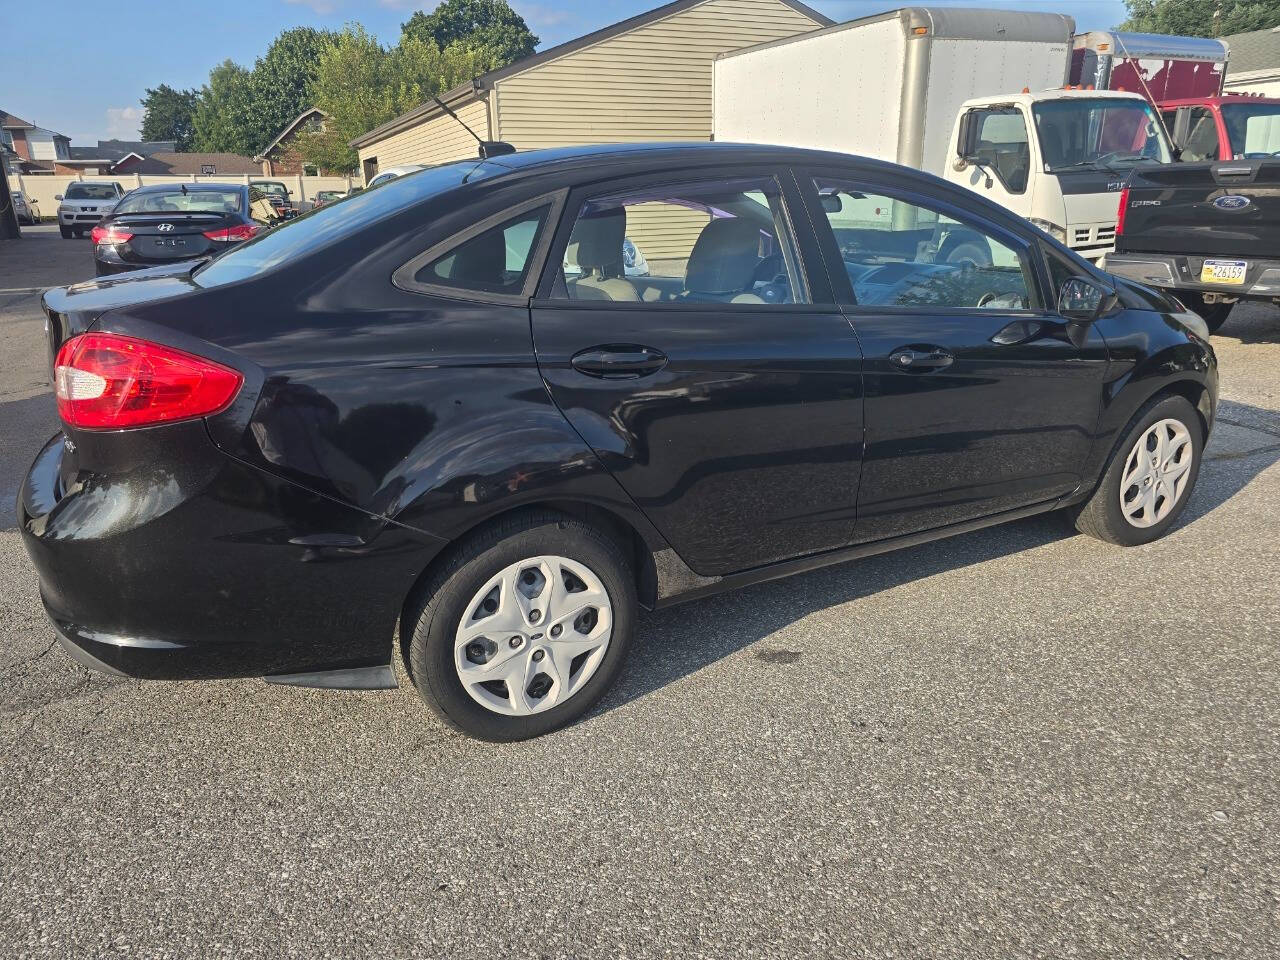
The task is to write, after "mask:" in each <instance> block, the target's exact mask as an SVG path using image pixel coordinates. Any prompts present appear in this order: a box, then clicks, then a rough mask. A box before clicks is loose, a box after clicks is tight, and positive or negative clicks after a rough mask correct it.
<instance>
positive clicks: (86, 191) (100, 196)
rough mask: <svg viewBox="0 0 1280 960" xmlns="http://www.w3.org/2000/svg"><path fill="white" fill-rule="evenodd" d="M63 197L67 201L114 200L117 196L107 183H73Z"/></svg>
mask: <svg viewBox="0 0 1280 960" xmlns="http://www.w3.org/2000/svg"><path fill="white" fill-rule="evenodd" d="M63 196H64V197H66V199H68V200H114V199H115V198H116V197H118V196H119V194H118V193H116V188H115V187H113V186H112V185H111V184H109V183H73V184H71V185H70V186H68V187H67V192H66V193H64V194H63Z"/></svg>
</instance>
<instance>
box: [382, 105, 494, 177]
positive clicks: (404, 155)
mask: <svg viewBox="0 0 1280 960" xmlns="http://www.w3.org/2000/svg"><path fill="white" fill-rule="evenodd" d="M454 110H456V111H457V114H458V116H459V117H461V118H462V122H463V123H465V124H466V125H467V126H468V127H470V128H471V129H472V130H474V131H475V132H476V133H477V134H478V135H479V136H481V137H484V138H485V139H486V140H487V139H489V138H490V136H489V109H488V105H487V104H486V102H485V101H484V100H473V101H472V102H471V103H467V104H464V105H462V106H460V107H454ZM359 152H360V167H361V169H364V161H365V160H366V159H368V158H369V157H377V158H378V169H379V170H385V169H387V167H394V166H397V165H398V164H402V163H447V162H449V161H450V160H462V159H465V158H467V157H474V156H475V155H476V142H475V140H473V139H472V137H471V134H469V133H467V131H465V130H463V129H462V127H460V126H459V125H458V121H456V120H454V119H453V117H451V116H449V115H448V114H444V115H443V116H439V117H433V118H431V119H430V120H425V121H423V122H422V123H420V124H418V125H417V126H413V127H409V128H408V129H406V130H402V131H400V132H399V133H396V134H393V135H391V136H390V137H387V138H386V139H385V140H379V141H378V142H377V143H373V144H370V145H369V146H366V147H361V148H360V151H359Z"/></svg>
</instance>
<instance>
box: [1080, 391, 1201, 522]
mask: <svg viewBox="0 0 1280 960" xmlns="http://www.w3.org/2000/svg"><path fill="white" fill-rule="evenodd" d="M1204 441H1205V436H1204V427H1203V425H1202V423H1201V421H1200V414H1199V413H1197V412H1196V408H1195V407H1193V406H1192V405H1191V403H1190V402H1189V401H1188V400H1187V399H1186V398H1185V397H1179V396H1163V397H1157V398H1156V399H1154V400H1152V401H1150V402H1148V403H1147V404H1146V405H1145V406H1144V407H1143V408H1142V409H1141V410H1139V411H1138V413H1137V414H1136V415H1135V416H1134V418H1133V419H1132V420H1131V421H1130V422H1129V428H1128V429H1127V430H1126V431H1125V434H1124V439H1122V440H1121V441H1120V443H1119V444H1118V445H1117V446H1116V449H1115V451H1114V452H1113V453H1112V454H1111V462H1110V463H1108V464H1107V469H1106V472H1104V473H1103V475H1102V480H1101V481H1100V482H1099V483H1098V487H1097V489H1096V490H1094V491H1093V496H1092V497H1090V498H1089V499H1088V500H1086V501H1085V502H1084V503H1083V504H1081V505H1080V506H1079V507H1076V508H1075V510H1074V511H1073V513H1072V519H1073V520H1074V521H1075V526H1076V529H1077V530H1079V531H1080V532H1081V533H1087V534H1089V536H1091V537H1096V538H1097V539H1099V540H1105V541H1106V542H1107V543H1114V544H1118V545H1120V546H1124V547H1134V546H1138V545H1139V544H1143V543H1150V542H1151V541H1152V540H1158V539H1160V537H1162V536H1164V535H1165V534H1166V533H1167V532H1168V531H1169V528H1170V527H1172V526H1173V524H1174V523H1175V522H1176V521H1177V519H1178V516H1179V515H1180V514H1181V513H1182V511H1183V508H1184V507H1186V505H1187V501H1188V500H1189V499H1190V498H1191V491H1192V490H1193V489H1194V488H1195V485H1196V478H1197V477H1198V476H1199V474H1200V454H1201V451H1202V450H1203V449H1204Z"/></svg>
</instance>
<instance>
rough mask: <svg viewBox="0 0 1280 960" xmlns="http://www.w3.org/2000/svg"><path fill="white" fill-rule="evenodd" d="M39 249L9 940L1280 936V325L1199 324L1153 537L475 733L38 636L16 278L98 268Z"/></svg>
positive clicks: (22, 442)
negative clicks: (1173, 502)
mask: <svg viewBox="0 0 1280 960" xmlns="http://www.w3.org/2000/svg"><path fill="white" fill-rule="evenodd" d="M24 234H26V239H24V240H22V241H16V242H10V243H7V244H5V243H0V891H2V893H0V955H3V956H26V955H32V956H37V955H38V956H49V957H67V956H100V955H106V954H113V955H114V954H128V955H139V956H148V957H191V956H203V957H214V956H228V957H232V956H234V957H248V956H272V957H280V956H306V957H315V956H355V955H376V956H402V955H413V956H422V957H426V956H442V957H443V956H448V957H471V956H477V957H478V956H484V957H562V956H563V957H601V956H627V957H651V956H652V957H682V958H684V957H703V956H706V957H756V956H758V957H766V956H768V957H773V956H782V957H796V956H838V957H852V956H868V957H877V958H883V957H964V958H976V957H1065V956H1090V957H1101V956H1107V957H1113V956H1127V957H1233V958H1234V957H1268V956H1270V957H1274V956H1276V955H1277V954H1278V953H1280V815H1278V813H1277V811H1278V810H1280V720H1278V719H1277V716H1278V715H1280V549H1278V548H1277V542H1278V541H1280V463H1278V461H1280V312H1277V311H1275V310H1272V309H1271V308H1261V307H1252V306H1250V307H1241V308H1237V310H1236V311H1235V313H1234V315H1233V316H1232V318H1231V319H1230V320H1229V321H1228V323H1227V325H1226V326H1225V327H1224V328H1223V331H1222V334H1221V335H1220V336H1217V337H1215V338H1214V345H1215V348H1216V349H1217V351H1218V355H1219V360H1220V363H1221V369H1222V382H1223V398H1224V402H1223V404H1222V408H1221V414H1220V423H1219V428H1218V430H1217V432H1216V433H1215V435H1214V437H1213V439H1212V441H1211V443H1210V446H1209V448H1208V451H1207V457H1206V462H1205V465H1204V468H1203V471H1202V473H1201V477H1200V483H1199V487H1198V488H1197V490H1196V492H1195V495H1194V498H1193V500H1192V502H1191V505H1190V507H1189V509H1188V511H1187V513H1186V514H1185V515H1184V519H1183V520H1182V522H1181V523H1180V525H1179V527H1178V528H1177V529H1176V530H1175V531H1174V532H1173V533H1172V534H1171V535H1170V536H1169V537H1167V538H1166V539H1164V540H1162V541H1159V542H1157V543H1155V544H1152V545H1150V546H1148V547H1143V548H1138V549H1133V550H1121V549H1119V548H1113V547H1109V546H1106V545H1104V544H1101V543H1098V542H1096V541H1093V540H1090V539H1087V538H1085V537H1083V536H1075V535H1069V534H1068V532H1067V531H1066V530H1065V529H1064V528H1063V527H1062V526H1061V525H1060V524H1059V523H1058V522H1057V521H1055V520H1054V519H1053V518H1037V519H1033V520H1030V521H1024V522H1020V523H1016V524H1012V525H1009V526H1005V527H997V528H994V529H989V530H986V531H982V532H979V533H976V534H971V535H967V536H963V537H959V538H955V539H952V540H950V541H945V542H942V543H938V544H933V545H929V546H924V547H920V548H916V549H911V550H908V551H905V552H901V553H897V554H890V555H886V556H882V557H878V558H874V559H871V560H867V561H863V562H860V563H856V564H851V565H846V566H843V567H839V568H834V569H828V570H825V571H821V572H818V573H814V574H808V575H804V576H800V577H795V578H792V579H790V580H786V581H781V582H778V583H773V584H766V585H763V586H759V587H755V588H751V589H747V590H743V591H740V592H737V593H733V594H729V595H726V596H721V597H717V598H714V599H710V600H706V601H701V602H696V603H691V604H687V605H685V606H682V607H676V608H673V609H671V610H668V611H665V612H662V613H659V614H654V615H650V616H648V617H646V618H644V619H643V620H642V622H641V628H640V633H639V638H638V639H639V643H638V645H637V648H636V650H635V653H634V655H633V659H632V661H631V663H630V665H629V667H628V669H627V670H626V672H625V674H624V678H623V681H622V683H621V684H620V686H619V688H618V689H617V690H615V691H614V692H613V693H612V694H611V695H610V696H609V697H608V698H607V700H606V701H605V702H604V703H603V704H602V706H601V707H599V708H598V709H597V710H595V711H594V712H593V713H592V714H591V715H590V716H589V717H588V718H587V719H586V720H585V721H584V722H582V723H580V724H578V725H576V726H573V727H571V728H569V729H567V730H563V731H561V732H558V733H555V734H552V735H550V736H547V737H544V738H542V739H540V740H537V741H534V742H530V743H525V744H516V745H508V746H494V745H489V744H482V743H477V742H475V741H471V740H468V739H465V738H463V737H462V736H460V735H458V734H455V733H452V732H450V731H449V730H447V729H445V728H443V727H442V726H441V725H440V724H439V723H438V722H437V721H436V720H435V719H434V718H433V717H432V716H431V715H430V714H429V713H428V712H427V710H426V709H425V707H424V706H423V705H422V704H421V703H420V702H419V700H418V698H417V696H416V694H415V693H414V692H413V690H412V689H411V688H409V687H408V686H407V685H402V687H401V689H400V690H398V691H394V692H382V693H348V692H322V691H310V690H302V689H294V688H286V687H267V686H266V685H265V684H263V683H261V682H258V681H231V682H217V683H146V682H141V681H131V680H120V679H116V678H110V677H104V676H99V675H92V674H90V673H88V672H86V671H85V670H83V669H82V668H80V667H79V666H77V665H76V664H75V663H73V662H72V661H71V660H70V659H68V657H67V656H65V655H64V654H63V653H62V651H61V650H60V649H59V648H57V647H56V646H53V645H51V640H52V634H51V632H50V630H49V629H48V628H47V627H46V625H45V622H44V618H43V614H42V612H41V610H40V603H39V597H38V594H37V589H36V582H35V578H34V575H33V573H32V571H31V568H30V566H29V564H28V562H27V559H26V555H25V553H24V552H23V549H22V545H21V542H20V540H19V536H18V533H17V531H16V529H15V515H14V510H13V500H14V497H15V496H16V492H17V486H18V483H19V482H20V478H21V476H22V473H23V472H24V471H25V469H26V466H27V464H28V462H29V460H30V458H31V456H32V455H33V454H34V453H35V451H36V450H37V449H38V448H39V446H40V445H41V444H42V443H43V441H44V440H45V439H46V438H47V436H48V435H50V434H51V433H52V432H53V431H54V430H55V429H56V426H55V417H54V412H53V404H52V402H51V399H50V395H49V390H48V383H47V370H46V366H45V365H46V362H47V361H46V358H45V348H44V343H43V340H42V332H41V315H40V310H39V304H38V294H36V293H34V292H32V290H33V288H38V287H43V286H48V285H51V284H55V283H65V282H69V281H73V280H76V279H81V278H83V277H85V276H87V275H88V274H89V273H91V271H92V265H91V260H90V254H89V249H88V241H87V240H78V241H64V240H61V239H60V238H59V237H58V234H57V231H56V228H50V227H41V228H37V229H35V230H25V231H24ZM103 576H110V571H103ZM402 684H403V680H402Z"/></svg>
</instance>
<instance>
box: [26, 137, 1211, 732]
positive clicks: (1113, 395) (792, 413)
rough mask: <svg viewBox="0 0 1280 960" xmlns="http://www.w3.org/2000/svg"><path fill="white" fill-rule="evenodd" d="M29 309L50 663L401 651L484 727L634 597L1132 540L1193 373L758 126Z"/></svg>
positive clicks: (379, 209)
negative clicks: (46, 344)
mask: <svg viewBox="0 0 1280 960" xmlns="http://www.w3.org/2000/svg"><path fill="white" fill-rule="evenodd" d="M628 238H629V239H630V241H631V243H632V245H633V247H634V248H635V249H636V250H637V251H639V252H640V253H641V254H642V256H643V262H644V263H645V264H647V266H646V269H645V270H644V271H643V272H637V271H635V270H630V271H629V270H628V269H626V268H625V266H624V241H625V240H627V239H628ZM957 248H963V250H964V251H965V255H964V256H963V257H955V256H952V255H950V254H949V251H950V252H951V254H953V253H954V251H955V250H956V249H957ZM636 262H637V263H638V262H640V261H639V260H636ZM44 307H45V310H46V312H47V314H48V319H49V337H50V350H51V361H52V374H53V380H54V383H55V385H56V394H57V403H58V410H59V414H60V416H61V420H62V424H63V429H62V432H61V433H59V434H58V435H57V436H55V437H54V438H53V439H52V440H50V441H49V443H48V445H47V446H46V447H45V448H44V449H43V450H42V451H41V453H40V454H39V456H38V457H37V458H36V460H35V463H34V464H33V465H32V467H31V470H30V473H29V475H28V476H27V478H26V481H25V483H24V485H23V488H22V490H21V493H20V496H19V517H20V524H21V528H22V533H23V537H24V540H25V543H26V546H27V549H28V551H29V552H30V554H31V557H32V559H33V561H34V563H35V566H36V569H37V570H38V572H39V577H40V587H41V593H42V596H43V598H44V603H45V607H46V609H47V611H48V614H49V617H50V619H51V620H52V622H53V625H54V628H55V630H56V631H57V635H58V636H59V638H60V639H61V641H62V643H63V645H64V646H65V647H66V649H67V651H68V652H69V653H70V654H71V655H72V656H73V657H75V658H76V659H77V660H79V661H80V662H81V663H84V664H86V665H89V666H92V667H95V668H97V669H101V670H108V671H113V672H118V673H123V674H128V675H132V676H139V677H156V678H162V677H186V678H193V677H225V676H264V677H266V679H267V680H269V681H272V682H279V683H292V684H305V685H311V686H327V687H383V686H394V684H395V671H394V670H393V668H392V664H393V658H394V657H395V656H397V655H399V656H402V657H403V660H404V663H405V665H406V667H407V672H408V675H409V676H410V677H411V678H412V680H413V683H414V684H415V686H416V687H417V689H418V690H419V692H420V693H421V695H422V697H423V699H424V700H426V702H427V703H428V704H430V705H431V706H432V707H433V708H435V709H436V710H437V711H438V712H439V713H440V714H441V716H443V717H444V718H445V719H446V720H448V721H449V722H450V723H452V724H454V725H456V726H457V727H459V728H461V729H462V730H464V731H466V732H468V733H470V734H472V735H475V736H478V737H483V738H487V739H494V740H511V739H519V738H524V737H530V736H534V735H537V734H541V733H544V732H547V731H549V730H552V729H554V728H556V727H559V726H561V725H563V724H565V723H567V722H569V721H571V720H573V719H574V718H576V717H578V716H579V715H581V714H582V713H583V712H584V711H585V710H587V709H588V708H589V707H591V705H592V704H594V703H595V702H596V701H597V700H599V699H600V697H601V696H602V695H603V694H604V693H605V691H606V690H608V689H609V686H610V685H611V684H612V683H613V682H614V680H615V678H616V677H617V676H618V673H619V670H620V668H621V667H622V664H623V661H624V659H625V657H626V655H627V650H628V648H629V647H630V645H631V642H632V638H633V635H634V631H635V624H636V617H637V613H638V612H639V610H640V609H642V608H653V607H657V606H663V605H666V604H670V603H673V602H675V601H678V600H684V599H688V598H692V597H697V596H700V595H705V594H708V593H712V592H715V591H720V590H728V589H732V588H735V587H739V586H742V585H744V584H748V583H752V582H755V581H760V580H765V579H769V578H775V577H780V576H783V575H786V574H789V573H794V572H797V571H802V570H808V569H811V568H814V567H818V566H821V565H823V564H830V563H836V562H840V561H844V560H849V559H853V558H857V557H863V556H866V555H869V554H874V553H879V552H882V551H886V550H891V549H894V548H896V547H900V546H905V545H909V544H917V543H920V542H922V541H926V540H932V539H936V538H939V537H945V536H949V535H951V534H957V533H963V532H965V531H969V530H973V529H975V528H978V527H982V526H985V525H988V524H994V523H999V522H1002V521H1006V520H1012V519H1016V518H1019V517H1026V516H1028V515H1031V514H1036V513H1042V512H1045V511H1050V510H1061V511H1063V512H1064V513H1066V514H1067V515H1068V516H1069V517H1070V518H1072V519H1073V520H1074V522H1075V524H1076V526H1077V527H1078V528H1079V529H1081V530H1083V531H1085V532H1087V533H1089V534H1092V535H1094V536H1096V537H1099V538H1101V539H1103V540H1106V541H1109V542H1111V543H1115V544H1121V545H1130V544H1141V543H1146V542H1148V541H1150V540H1154V539H1155V538H1157V537H1159V536H1161V535H1163V534H1164V533H1165V532H1166V531H1168V530H1169V528H1170V527H1171V526H1172V524H1174V523H1175V522H1176V520H1177V518H1178V516H1179V514H1180V513H1181V511H1182V510H1183V508H1184V507H1185V506H1186V503H1187V500H1188V498H1189V497H1190V496H1191V492H1192V489H1193V488H1194V486H1195V483H1196V475H1197V472H1198V470H1199V467H1200V461H1201V454H1202V451H1203V448H1204V443H1205V439H1206V437H1207V435H1208V433H1209V430H1210V428H1211V426H1212V424H1213V418H1214V410H1215V405H1216V397H1217V388H1218V387H1217V372H1216V366H1215V360H1214V356H1213V352H1212V350H1211V349H1210V347H1209V345H1208V344H1207V343H1206V342H1205V337H1204V330H1203V327H1202V326H1201V325H1199V321H1198V319H1197V318H1195V317H1194V316H1192V315H1189V314H1187V313H1186V312H1185V311H1184V310H1183V308H1182V307H1181V306H1180V305H1179V304H1178V303H1176V302H1175V301H1172V300H1168V299H1166V298H1164V297H1163V296H1161V295H1160V294H1158V293H1155V292H1153V291H1150V290H1146V289H1144V288H1142V287H1139V286H1136V285H1131V284H1129V283H1127V282H1124V281H1120V280H1116V279H1115V278H1109V277H1107V276H1106V275H1105V274H1102V273H1100V272H1098V271H1096V270H1095V269H1093V268H1092V267H1090V265H1089V264H1087V263H1086V262H1084V261H1083V260H1080V259H1079V258H1077V257H1075V256H1074V255H1072V254H1071V253H1070V252H1069V251H1068V250H1066V249H1065V248H1064V247H1062V246H1061V245H1059V244H1058V243H1056V242H1054V241H1053V240H1051V239H1050V238H1048V237H1047V236H1045V235H1044V234H1042V233H1040V232H1038V231H1037V230H1035V229H1034V228H1032V227H1030V226H1029V225H1028V224H1026V223H1025V222H1024V221H1022V220H1019V219H1017V218H1016V217H1014V216H1012V215H1010V214H1007V213H1006V212H1004V211H1003V210H1001V209H1000V208H998V207H996V206H994V205H992V204H989V203H987V202H985V201H983V200H982V199H980V198H978V197H977V196H975V195H974V194H972V193H969V192H966V191H964V190H962V189H959V188H953V187H950V186H948V185H947V184H945V183H943V182H942V181H940V180H937V179H935V178H933V177H930V176H927V175H923V174H920V173H916V172H913V171H910V170H906V169H903V168H899V167H895V166H892V165H888V164H883V163H877V162H873V161H869V160H860V159H856V158H851V157H845V156H838V155H834V154H825V153H819V152H806V151H798V150H789V149H782V148H771V147H750V146H734V145H727V144H697V145H683V146H672V145H653V146H644V145H628V146H619V147H612V148H579V149H565V150H554V151H547V152H532V153H525V154H515V155H509V156H502V157H499V158H496V159H488V160H475V161H469V162H463V163H455V164H451V165H447V166H442V167H436V168H433V169H429V170H424V171H421V172H419V173H415V174H411V175H409V176H405V177H401V178H398V179H395V180H392V181H391V182H389V183H386V184H384V185H381V186H379V187H377V188H375V189H372V190H368V191H365V192H364V193H362V194H360V195H358V196H355V197H352V198H350V199H348V200H345V201H344V202H343V203H340V204H335V205H333V206H326V207H322V208H320V209H319V210H316V211H315V212H313V213H311V214H309V215H307V216H304V217H302V218H300V219H298V220H296V221H294V222H292V223H290V224H288V225H285V226H283V227H280V228H277V229H275V230H272V231H269V232H265V233H263V234H261V235H259V236H257V237H255V238H254V239H252V240H249V241H248V242H246V243H244V244H243V245H240V246H238V247H236V248H235V249H232V250H229V251H227V252H225V253H223V254H222V255H220V256H217V257H214V258H212V259H206V260H204V261H201V262H199V263H190V262H188V263H181V264H173V265H170V266H167V267H158V268H153V269H149V270H143V271H138V272H135V273H132V274H126V275H121V276H119V277H114V278H109V279H102V280H99V281H95V282H90V283H84V284H78V285H75V286H71V287H67V288H65V289H55V290H51V291H49V292H48V293H47V294H46V295H45V298H44ZM849 576H855V577H856V576H857V570H856V568H854V569H851V570H850V572H849ZM397 636H398V638H399V639H398V645H397V641H396V638H397ZM689 642H690V643H696V642H697V638H696V637H691V638H690V640H689Z"/></svg>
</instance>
